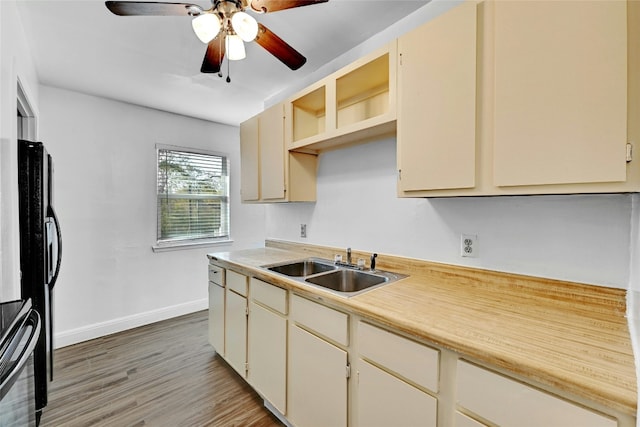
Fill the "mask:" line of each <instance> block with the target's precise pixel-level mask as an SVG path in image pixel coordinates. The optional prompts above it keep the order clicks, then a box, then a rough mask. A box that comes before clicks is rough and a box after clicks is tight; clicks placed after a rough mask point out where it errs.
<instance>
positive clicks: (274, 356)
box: [247, 278, 287, 415]
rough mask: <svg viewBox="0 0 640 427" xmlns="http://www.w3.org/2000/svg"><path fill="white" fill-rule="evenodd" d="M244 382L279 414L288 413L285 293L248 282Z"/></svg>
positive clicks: (276, 288) (258, 282) (263, 284)
mask: <svg viewBox="0 0 640 427" xmlns="http://www.w3.org/2000/svg"><path fill="white" fill-rule="evenodd" d="M249 286H250V292H249V294H250V300H249V331H248V338H247V340H248V348H247V352H248V361H249V369H248V374H247V380H248V381H249V384H251V385H252V386H253V387H254V388H255V389H256V391H257V392H258V393H259V394H260V395H261V396H262V397H263V398H264V399H265V400H267V401H269V402H270V403H271V404H272V405H273V406H274V407H275V408H276V409H277V410H278V411H279V412H280V413H281V414H283V415H284V414H286V412H287V291H286V290H284V289H281V288H278V287H276V286H273V285H270V284H268V283H265V282H263V281H261V280H257V279H254V278H252V279H251V281H250V285H249Z"/></svg>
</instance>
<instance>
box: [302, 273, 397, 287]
mask: <svg viewBox="0 0 640 427" xmlns="http://www.w3.org/2000/svg"><path fill="white" fill-rule="evenodd" d="M388 281H389V279H388V278H386V277H384V276H378V275H377V274H372V273H365V272H363V271H359V270H349V269H340V270H336V271H332V272H331V273H327V274H320V275H317V276H313V277H307V278H306V279H305V282H309V283H313V284H314V285H318V286H322V287H324V288H328V289H333V290H334V291H338V292H359V291H362V290H364V289H367V288H370V287H372V286H375V285H379V284H381V283H385V282H388Z"/></svg>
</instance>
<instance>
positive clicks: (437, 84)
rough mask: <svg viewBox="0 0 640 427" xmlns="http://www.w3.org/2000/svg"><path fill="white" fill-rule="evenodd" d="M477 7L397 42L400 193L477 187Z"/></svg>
mask: <svg viewBox="0 0 640 427" xmlns="http://www.w3.org/2000/svg"><path fill="white" fill-rule="evenodd" d="M476 9H477V5H476V3H475V2H467V3H464V4H462V5H461V6H458V7H456V8H454V9H453V10H451V11H448V12H447V13H445V14H444V15H441V16H439V17H438V18H436V19H434V20H433V21H430V22H428V23H426V24H424V25H422V26H421V27H419V28H418V29H416V30H414V31H412V32H410V33H408V34H406V35H404V36H402V37H400V38H399V39H398V112H397V115H398V122H397V138H398V140H397V141H398V170H399V174H398V178H399V181H398V183H399V190H400V191H401V192H411V191H417V190H436V189H459V188H472V187H474V186H475V177H476V55H477V52H476V45H477V34H476V33H477V28H476V27H477V25H476V22H477V16H476V15H477V11H476Z"/></svg>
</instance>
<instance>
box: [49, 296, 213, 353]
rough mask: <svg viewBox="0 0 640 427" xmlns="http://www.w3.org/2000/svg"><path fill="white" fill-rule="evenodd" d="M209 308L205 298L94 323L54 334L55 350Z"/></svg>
mask: <svg viewBox="0 0 640 427" xmlns="http://www.w3.org/2000/svg"><path fill="white" fill-rule="evenodd" d="M208 307H209V301H208V299H207V298H205V299H201V300H198V301H191V302H187V303H184V304H178V305H173V306H171V307H164V308H160V309H158V310H153V311H147V312H145V313H138V314H133V315H131V316H126V317H120V318H118V319H113V320H108V321H106V322H101V323H94V324H93V325H87V326H83V327H80V328H76V329H71V330H68V331H62V332H59V333H56V334H54V340H53V343H54V346H55V348H61V347H66V346H68V345H72V344H77V343H79V342H83V341H88V340H91V339H94V338H99V337H103V336H105V335H110V334H114V333H116V332H122V331H126V330H127V329H132V328H137V327H138V326H143V325H148V324H150V323H154V322H159V321H161V320H166V319H170V318H172V317H177V316H182V315H183V314H189V313H194V312H196V311H200V310H206V309H207V308H208Z"/></svg>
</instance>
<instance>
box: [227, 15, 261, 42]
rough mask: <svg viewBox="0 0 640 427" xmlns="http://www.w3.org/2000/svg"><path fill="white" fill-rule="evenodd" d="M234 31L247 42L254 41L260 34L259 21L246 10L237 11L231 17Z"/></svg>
mask: <svg viewBox="0 0 640 427" xmlns="http://www.w3.org/2000/svg"><path fill="white" fill-rule="evenodd" d="M231 26H232V27H233V31H234V32H235V33H236V34H237V35H238V36H240V38H241V39H242V40H244V41H246V42H250V41H253V40H254V39H255V38H256V36H257V35H258V22H257V21H256V20H255V18H254V17H253V16H251V15H249V14H248V13H246V12H236V13H234V14H233V16H232V17H231Z"/></svg>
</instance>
